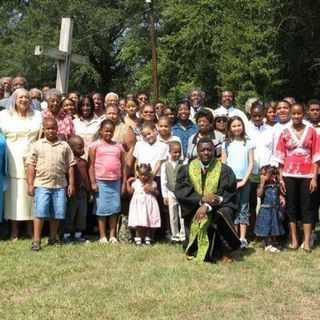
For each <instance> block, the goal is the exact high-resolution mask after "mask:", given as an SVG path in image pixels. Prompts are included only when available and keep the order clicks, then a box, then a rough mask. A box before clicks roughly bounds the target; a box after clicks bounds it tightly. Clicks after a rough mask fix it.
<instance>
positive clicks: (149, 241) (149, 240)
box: [144, 237, 151, 246]
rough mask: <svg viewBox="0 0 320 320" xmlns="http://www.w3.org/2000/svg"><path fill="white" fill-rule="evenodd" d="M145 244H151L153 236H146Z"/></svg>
mask: <svg viewBox="0 0 320 320" xmlns="http://www.w3.org/2000/svg"><path fill="white" fill-rule="evenodd" d="M144 244H145V245H146V246H151V238H150V237H145V238H144Z"/></svg>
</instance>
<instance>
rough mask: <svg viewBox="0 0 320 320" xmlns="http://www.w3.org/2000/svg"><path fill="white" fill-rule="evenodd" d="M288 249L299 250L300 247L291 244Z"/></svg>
mask: <svg viewBox="0 0 320 320" xmlns="http://www.w3.org/2000/svg"><path fill="white" fill-rule="evenodd" d="M288 249H290V250H298V249H299V245H297V246H294V245H293V244H292V243H290V244H289V245H288Z"/></svg>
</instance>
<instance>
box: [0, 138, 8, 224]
mask: <svg viewBox="0 0 320 320" xmlns="http://www.w3.org/2000/svg"><path fill="white" fill-rule="evenodd" d="M6 149H7V146H6V140H5V138H4V137H3V135H2V134H1V133H0V222H2V220H3V192H4V189H5V187H6V183H5V179H6V175H7V150H6Z"/></svg>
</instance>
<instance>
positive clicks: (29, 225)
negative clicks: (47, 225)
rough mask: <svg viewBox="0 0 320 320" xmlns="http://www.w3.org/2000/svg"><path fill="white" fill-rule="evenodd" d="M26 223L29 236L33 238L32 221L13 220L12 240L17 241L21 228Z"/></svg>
mask: <svg viewBox="0 0 320 320" xmlns="http://www.w3.org/2000/svg"><path fill="white" fill-rule="evenodd" d="M23 222H24V223H26V226H27V234H28V236H29V237H30V238H32V221H13V220H11V233H10V239H11V240H17V239H18V238H19V227H20V225H21V223H23Z"/></svg>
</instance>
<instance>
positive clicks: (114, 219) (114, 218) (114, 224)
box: [98, 215, 118, 239]
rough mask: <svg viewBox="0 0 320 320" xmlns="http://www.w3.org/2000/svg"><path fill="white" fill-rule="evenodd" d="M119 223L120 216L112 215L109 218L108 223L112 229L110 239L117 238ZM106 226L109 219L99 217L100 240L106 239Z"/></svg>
mask: <svg viewBox="0 0 320 320" xmlns="http://www.w3.org/2000/svg"><path fill="white" fill-rule="evenodd" d="M117 221H118V216H117V215H112V216H110V217H108V223H109V228H110V237H109V238H110V239H113V238H117ZM106 225H107V218H106V217H98V227H99V235H100V239H103V238H106V237H107V235H106Z"/></svg>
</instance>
